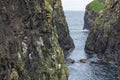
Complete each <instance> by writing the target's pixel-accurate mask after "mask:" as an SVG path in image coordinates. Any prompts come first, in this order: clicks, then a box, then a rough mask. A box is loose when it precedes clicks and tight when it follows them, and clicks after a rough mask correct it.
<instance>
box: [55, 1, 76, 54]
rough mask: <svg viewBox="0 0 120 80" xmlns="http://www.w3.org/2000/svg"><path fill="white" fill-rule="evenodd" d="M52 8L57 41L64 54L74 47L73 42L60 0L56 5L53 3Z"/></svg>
mask: <svg viewBox="0 0 120 80" xmlns="http://www.w3.org/2000/svg"><path fill="white" fill-rule="evenodd" d="M54 9H55V14H54V16H55V17H54V20H55V25H56V28H57V33H58V41H59V44H60V47H61V48H62V49H63V51H64V53H65V55H67V54H68V53H69V52H71V51H72V50H73V49H74V44H73V40H72V38H71V37H70V35H69V30H68V24H67V22H66V20H65V16H64V12H63V8H62V5H61V2H60V1H59V3H57V5H55V8H54Z"/></svg>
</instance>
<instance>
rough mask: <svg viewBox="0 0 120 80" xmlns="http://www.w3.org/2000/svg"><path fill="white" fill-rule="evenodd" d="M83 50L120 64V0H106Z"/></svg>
mask: <svg viewBox="0 0 120 80" xmlns="http://www.w3.org/2000/svg"><path fill="white" fill-rule="evenodd" d="M85 51H86V52H87V53H90V54H93V53H96V54H98V57H99V58H101V59H103V60H104V61H107V62H112V63H113V64H115V65H117V66H118V67H119V66H120V1H119V0H112V1H111V0H106V7H105V9H104V10H103V12H102V13H101V14H100V16H99V18H98V19H97V20H96V21H95V25H94V27H93V28H92V30H91V31H90V34H89V36H88V38H87V41H86V46H85Z"/></svg>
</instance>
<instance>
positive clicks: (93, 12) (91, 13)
mask: <svg viewBox="0 0 120 80" xmlns="http://www.w3.org/2000/svg"><path fill="white" fill-rule="evenodd" d="M98 2H100V3H101V4H99V3H98ZM96 5H98V6H103V7H104V0H93V1H92V2H91V3H89V4H88V5H87V6H86V10H85V16H84V27H83V29H88V30H90V29H91V27H93V26H94V22H95V20H96V18H97V17H98V16H99V14H100V13H101V12H102V10H103V7H100V9H99V7H98V8H95V9H93V7H94V6H96ZM96 7H97V6H96ZM97 9H99V10H97Z"/></svg>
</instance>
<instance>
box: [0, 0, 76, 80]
mask: <svg viewBox="0 0 120 80" xmlns="http://www.w3.org/2000/svg"><path fill="white" fill-rule="evenodd" d="M57 6H58V7H57ZM59 6H60V7H59ZM63 15H64V13H63V10H62V7H61V1H60V0H0V79H1V80H13V79H14V80H63V76H64V80H67V76H68V73H67V74H66V71H67V69H65V67H64V66H65V65H64V52H65V51H68V50H69V49H70V48H74V45H73V42H72V39H71V38H70V36H69V31H68V26H67V23H66V21H65V18H64V16H63ZM58 17H59V18H58ZM59 19H60V20H59ZM59 21H61V22H59ZM62 21H63V22H62ZM56 23H60V24H56ZM59 26H60V27H61V28H59V29H61V31H63V33H61V34H62V37H65V38H62V39H59V38H61V36H60V34H59V33H60V30H59V29H58V27H59ZM64 33H65V34H64ZM66 34H67V35H66ZM66 36H68V37H66ZM65 39H66V40H67V42H66V40H65ZM62 40H63V41H64V42H66V44H63V43H62ZM68 40H69V41H68ZM63 45H64V46H69V47H68V48H67V49H66V48H65V47H62V46H63ZM64 49H65V50H64ZM63 51H64V52H63ZM63 70H64V71H63ZM61 71H62V72H61ZM61 73H62V74H61Z"/></svg>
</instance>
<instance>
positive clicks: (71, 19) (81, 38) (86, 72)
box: [65, 11, 116, 80]
mask: <svg viewBox="0 0 120 80" xmlns="http://www.w3.org/2000/svg"><path fill="white" fill-rule="evenodd" d="M65 15H66V19H67V22H68V25H69V30H70V35H71V37H72V38H73V40H74V44H75V49H74V51H73V52H72V53H70V55H69V56H68V57H67V58H71V59H73V60H75V63H73V64H69V65H67V66H68V68H69V71H70V76H69V80H116V68H115V67H114V66H113V65H112V64H110V63H105V62H102V61H101V60H100V59H98V58H97V57H96V55H88V54H86V53H85V52H84V46H85V41H86V39H87V36H88V33H89V32H88V31H87V30H83V25H84V19H83V18H84V12H80V11H65ZM87 58H90V59H91V61H90V62H87V63H81V62H79V60H80V59H87Z"/></svg>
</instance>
